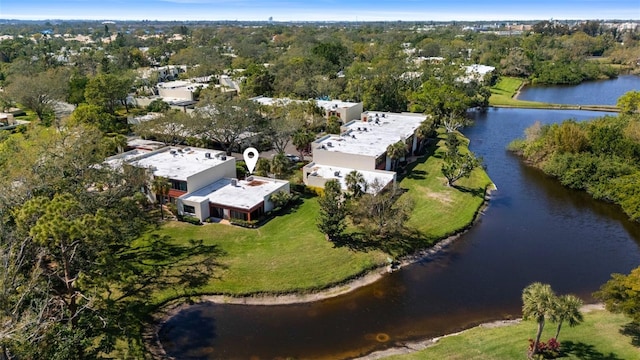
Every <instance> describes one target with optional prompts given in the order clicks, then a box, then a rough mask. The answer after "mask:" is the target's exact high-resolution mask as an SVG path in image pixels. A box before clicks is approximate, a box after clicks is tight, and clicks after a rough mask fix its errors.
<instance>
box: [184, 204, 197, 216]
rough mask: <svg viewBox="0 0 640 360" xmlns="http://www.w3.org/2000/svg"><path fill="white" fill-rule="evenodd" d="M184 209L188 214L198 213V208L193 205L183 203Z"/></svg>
mask: <svg viewBox="0 0 640 360" xmlns="http://www.w3.org/2000/svg"><path fill="white" fill-rule="evenodd" d="M182 211H184V212H186V213H188V214H195V213H196V208H195V207H193V206H191V205H182Z"/></svg>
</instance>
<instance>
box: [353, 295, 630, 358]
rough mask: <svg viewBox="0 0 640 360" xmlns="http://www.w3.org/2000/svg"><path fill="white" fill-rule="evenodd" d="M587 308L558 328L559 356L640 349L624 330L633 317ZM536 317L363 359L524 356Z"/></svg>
mask: <svg viewBox="0 0 640 360" xmlns="http://www.w3.org/2000/svg"><path fill="white" fill-rule="evenodd" d="M592 307H593V306H591V305H587V306H586V307H584V308H583V313H584V320H585V321H584V323H582V324H580V325H578V326H576V327H574V328H570V327H568V326H564V327H563V329H562V332H561V333H560V338H559V340H560V343H561V346H562V347H561V349H562V351H563V352H562V354H561V356H560V357H558V359H611V360H614V359H619V360H622V359H633V358H637V357H638V356H639V352H640V349H638V347H637V346H634V345H633V341H635V340H634V338H633V337H631V336H627V335H624V334H622V333H621V332H622V329H623V328H624V326H625V325H627V324H628V323H629V321H630V320H629V319H628V318H627V317H626V316H624V315H621V314H613V313H610V312H608V311H606V310H602V309H598V308H599V307H597V306H596V309H591V308H592ZM554 325H555V324H554V323H549V324H547V325H546V326H545V330H544V332H543V336H542V339H543V340H544V341H546V340H547V339H548V338H550V337H553V336H554V334H555V326H554ZM536 326H537V324H536V323H535V322H534V321H521V320H516V321H498V322H493V323H487V324H483V325H479V326H476V327H474V328H471V329H468V330H464V331H461V332H459V333H455V334H449V335H445V336H442V337H439V338H434V339H429V340H425V341H421V342H419V343H412V344H403V345H404V346H402V347H399V348H395V349H390V350H387V351H383V352H380V353H377V354H376V353H373V354H370V355H369V356H365V357H363V358H361V359H363V360H364V359H368V360H371V359H383V358H384V359H388V360H418V359H452V360H455V359H461V360H462V359H465V360H467V359H473V360H485V359H486V360H489V359H525V358H526V349H527V345H528V343H527V341H528V339H529V338H532V337H534V336H535V330H536Z"/></svg>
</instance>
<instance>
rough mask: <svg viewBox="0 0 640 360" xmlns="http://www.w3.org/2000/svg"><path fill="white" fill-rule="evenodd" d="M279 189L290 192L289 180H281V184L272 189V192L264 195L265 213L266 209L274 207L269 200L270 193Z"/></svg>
mask: <svg viewBox="0 0 640 360" xmlns="http://www.w3.org/2000/svg"><path fill="white" fill-rule="evenodd" d="M268 180H269V181H274V180H273V179H268ZM280 191H284V192H286V193H289V192H290V187H289V182H288V181H286V182H285V181H283V182H282V185H281V186H280V187H279V188H278V189H277V190H275V191H273V192H272V193H270V194H268V195H266V196H265V197H264V212H265V213H266V212H267V211H271V210H273V208H274V205H273V203H272V202H271V194H275V193H277V192H280Z"/></svg>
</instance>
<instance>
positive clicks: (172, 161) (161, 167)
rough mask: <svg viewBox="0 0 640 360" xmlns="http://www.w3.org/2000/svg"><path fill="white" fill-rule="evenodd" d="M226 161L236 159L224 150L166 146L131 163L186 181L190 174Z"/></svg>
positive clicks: (155, 173) (157, 173) (169, 177)
mask: <svg viewBox="0 0 640 360" xmlns="http://www.w3.org/2000/svg"><path fill="white" fill-rule="evenodd" d="M207 154H208V155H207ZM226 161H235V159H234V158H233V157H231V156H228V157H227V156H226V155H225V154H224V152H222V151H216V150H209V149H201V148H188V147H186V148H179V147H165V148H162V149H159V150H156V151H152V152H149V153H147V154H144V155H143V156H141V157H140V158H139V159H137V160H134V161H132V162H131V164H132V165H134V166H138V167H145V168H149V169H152V171H153V175H154V176H162V177H165V178H168V179H175V180H184V181H186V180H187V178H189V177H190V176H192V175H195V174H197V173H200V172H202V171H204V170H207V169H209V168H211V167H214V166H216V165H219V164H222V163H223V162H226Z"/></svg>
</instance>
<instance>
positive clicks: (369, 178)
mask: <svg viewBox="0 0 640 360" xmlns="http://www.w3.org/2000/svg"><path fill="white" fill-rule="evenodd" d="M307 166H308V167H310V168H311V171H312V172H311V173H310V174H309V176H318V177H321V178H324V179H326V180H333V179H336V180H338V182H340V187H342V189H343V190H344V189H347V184H346V181H345V179H346V177H347V174H349V173H350V172H351V171H353V170H354V169H350V168H344V167H337V166H330V165H320V164H315V163H311V164H309V165H307ZM357 171H358V172H359V173H360V174H362V177H363V178H364V180H365V181H366V182H367V184H373V183H374V182H376V181H377V182H378V184H380V185H381V187H386V186H387V185H388V184H390V183H392V182H393V181H394V180H395V177H396V173H395V172H393V171H384V170H377V171H366V170H357ZM373 190H375V189H373V188H368V189H367V192H368V193H375V191H373Z"/></svg>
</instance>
